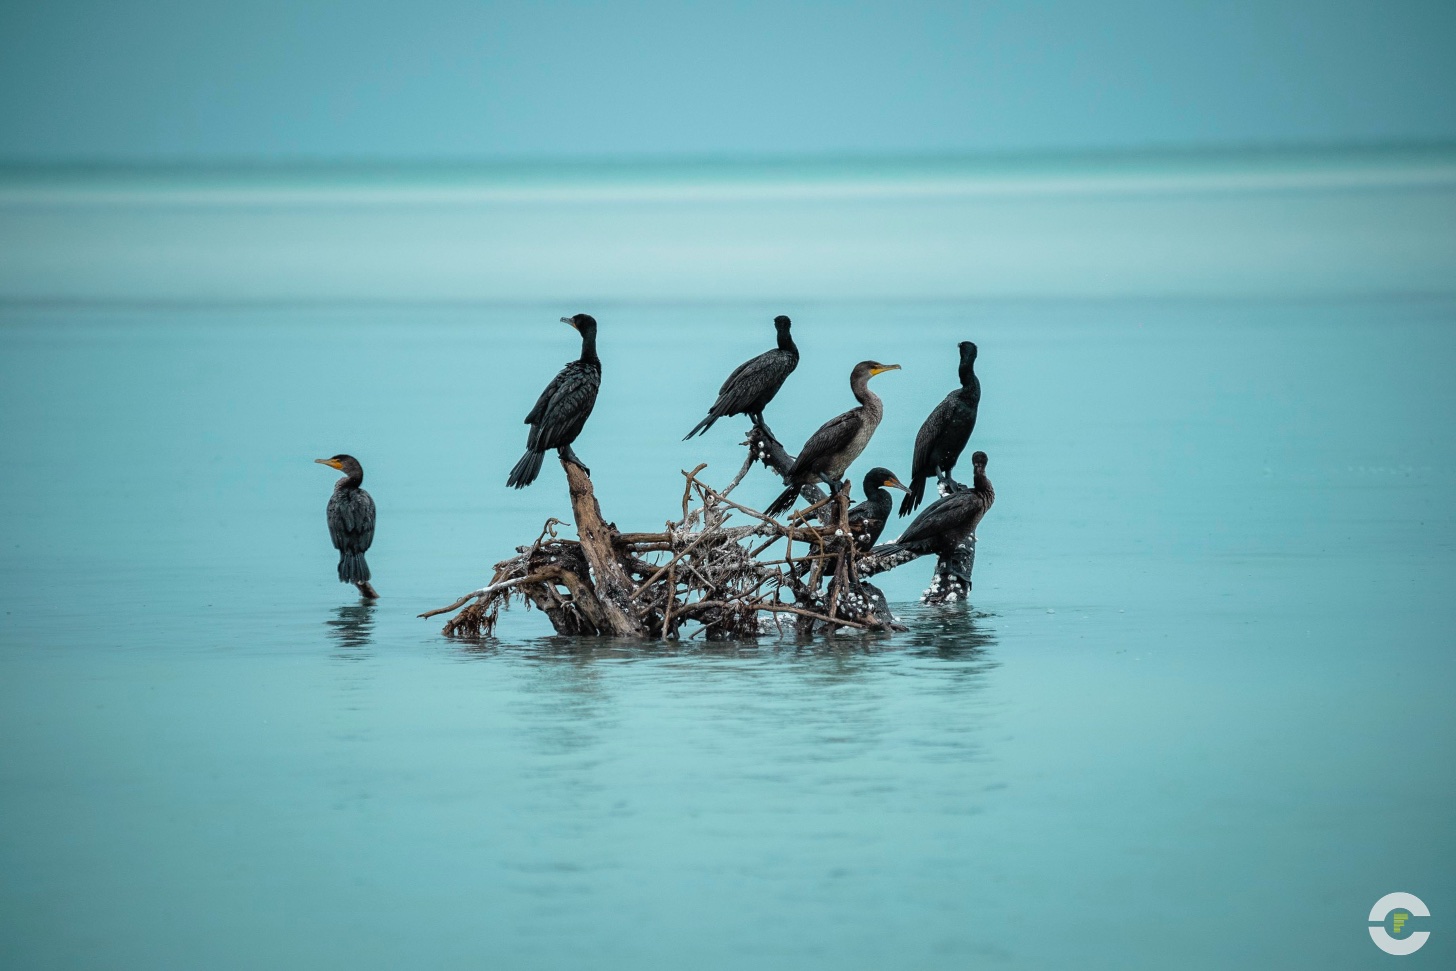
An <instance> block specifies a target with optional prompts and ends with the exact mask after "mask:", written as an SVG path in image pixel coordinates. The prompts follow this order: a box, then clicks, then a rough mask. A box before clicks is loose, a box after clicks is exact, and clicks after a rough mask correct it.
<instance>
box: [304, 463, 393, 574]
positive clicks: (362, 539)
mask: <svg viewBox="0 0 1456 971" xmlns="http://www.w3.org/2000/svg"><path fill="white" fill-rule="evenodd" d="M314 461H315V462H317V463H318V464H320V465H327V466H328V467H329V468H331V469H337V470H338V471H340V472H342V473H344V477H343V478H342V479H340V480H339V481H338V482H335V483H334V494H333V495H332V496H330V497H329V505H328V511H327V513H326V515H327V518H328V521H329V538H330V539H332V540H333V541H334V549H336V550H338V551H339V582H340V583H352V584H353V585H354V586H356V587H358V588H359V593H360V594H361V595H362V596H364V597H365V598H367V599H369V600H377V599H379V594H377V593H375V592H374V588H373V587H372V586H370V585H369V564H368V563H366V562H365V561H364V554H365V552H367V551H368V549H369V544H371V543H373V542H374V498H373V497H372V496H371V495H369V493H367V492H365V491H364V490H363V489H361V488H359V486H360V485H361V484H362V483H363V482H364V467H363V466H362V465H360V464H359V460H358V459H356V458H354V456H352V455H335V456H334V457H333V458H331V459H314Z"/></svg>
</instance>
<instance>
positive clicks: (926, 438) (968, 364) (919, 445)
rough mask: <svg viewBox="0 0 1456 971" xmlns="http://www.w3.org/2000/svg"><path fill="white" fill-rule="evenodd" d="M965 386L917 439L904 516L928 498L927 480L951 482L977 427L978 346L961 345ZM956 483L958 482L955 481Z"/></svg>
mask: <svg viewBox="0 0 1456 971" xmlns="http://www.w3.org/2000/svg"><path fill="white" fill-rule="evenodd" d="M960 349H961V367H960V376H961V386H960V387H959V388H957V389H956V390H955V391H952V392H951V393H950V394H948V395H946V396H945V399H944V400H943V401H941V403H940V404H938V405H936V406H935V409H934V410H933V411H931V413H930V416H929V417H928V418H926V419H925V423H924V424H923V425H921V426H920V431H919V433H918V434H916V436H915V458H914V460H913V461H912V462H911V463H910V489H909V492H908V494H907V495H906V496H905V498H904V499H902V500H901V501H900V515H902V516H908V515H910V513H911V511H912V510H914V509H915V507H916V506H918V505H920V500H921V499H923V498H924V497H925V480H926V479H927V478H928V477H930V476H932V475H934V476H937V478H940V477H943V478H945V479H950V473H951V470H952V469H954V468H955V464H956V460H957V459H959V458H960V457H961V451H962V450H963V449H964V448H965V447H966V442H967V441H968V440H969V439H970V437H971V432H972V431H973V430H974V429H975V427H976V410H977V409H978V408H979V407H980V405H981V379H980V378H978V377H976V370H975V369H976V345H975V344H972V343H971V342H970V341H961V343H960ZM951 481H954V480H951Z"/></svg>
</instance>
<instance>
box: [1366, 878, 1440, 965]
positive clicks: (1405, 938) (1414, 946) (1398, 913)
mask: <svg viewBox="0 0 1456 971" xmlns="http://www.w3.org/2000/svg"><path fill="white" fill-rule="evenodd" d="M1429 916H1431V910H1430V908H1429V907H1427V906H1426V904H1425V901H1423V900H1421V898H1420V897H1417V896H1416V895H1415V894H1413V893H1388V894H1386V895H1385V896H1384V897H1381V898H1380V899H1379V900H1377V901H1375V906H1374V907H1371V908H1370V939H1371V940H1372V941H1374V942H1375V946H1376V947H1378V948H1380V949H1381V950H1382V951H1384V952H1385V953H1386V954H1414V953H1415V952H1417V951H1419V950H1420V949H1421V948H1422V947H1424V946H1425V944H1426V941H1428V940H1429V939H1430V937H1431V932H1430V931H1413V930H1408V929H1407V928H1406V923H1407V922H1409V921H1410V919H1411V918H1412V917H1429ZM1387 919H1389V920H1390V927H1391V930H1393V931H1394V932H1395V933H1394V934H1392V933H1391V932H1390V931H1388V930H1386V929H1385V922H1386V920H1387Z"/></svg>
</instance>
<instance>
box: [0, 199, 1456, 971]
mask: <svg viewBox="0 0 1456 971" xmlns="http://www.w3.org/2000/svg"><path fill="white" fill-rule="evenodd" d="M877 204H878V203H877ZM96 218H98V219H101V218H103V217H102V216H97V217H96ZM108 218H109V217H108ZM1234 242H1236V240H1232V239H1230V238H1226V239H1224V240H1222V244H1223V245H1232V244H1233V243H1234ZM1271 273H1272V270H1271ZM260 286H261V284H260ZM152 296H153V297H157V298H158V299H161V297H163V296H165V294H160V295H159V294H152ZM578 310H588V311H594V312H596V314H597V316H598V318H599V319H600V321H601V326H602V336H601V345H602V346H601V350H602V356H603V359H604V365H605V369H606V370H605V378H604V385H603V391H602V397H601V399H600V401H599V404H598V409H597V412H596V413H595V414H594V416H593V418H592V420H591V423H590V424H589V425H588V428H587V431H586V433H585V434H584V435H583V437H582V439H581V440H580V441H579V442H578V448H577V450H578V452H579V453H580V454H581V455H582V457H583V459H584V460H586V461H587V462H588V463H589V464H590V465H591V467H592V470H593V473H594V477H595V480H596V482H597V489H598V494H599V496H600V498H601V502H602V505H603V509H604V511H605V513H606V514H607V516H608V518H611V519H614V520H615V521H616V522H617V523H618V524H619V525H620V526H622V528H624V529H633V528H651V527H655V526H656V525H658V524H660V523H661V522H662V521H663V520H664V519H666V518H668V517H669V516H671V515H673V513H672V510H673V508H674V507H675V506H676V504H677V503H679V502H680V499H681V491H682V485H681V481H682V480H681V476H680V475H679V474H678V470H679V469H683V468H691V467H692V466H694V465H696V464H697V463H698V462H699V461H706V462H708V463H709V469H708V472H707V475H708V477H709V478H710V479H712V478H714V477H716V478H717V480H718V481H726V480H727V479H728V478H729V477H731V475H732V473H733V472H734V471H735V470H736V469H737V467H738V465H739V462H740V461H741V449H739V448H738V447H737V444H736V443H737V441H738V440H739V435H738V433H739V432H741V431H742V429H741V428H740V427H738V424H737V423H735V422H732V421H730V422H720V423H719V426H718V427H716V428H714V429H713V431H712V433H711V434H710V435H709V436H708V437H707V438H706V439H699V440H694V441H693V442H692V443H684V442H681V441H679V439H680V438H681V436H682V434H683V433H684V432H685V431H686V430H687V428H688V427H690V426H691V425H692V424H693V423H694V422H695V421H696V420H697V418H698V417H700V413H701V412H702V411H703V410H704V409H705V408H706V407H707V405H708V403H709V401H710V398H711V389H712V388H713V387H716V384H717V382H718V381H719V380H721V378H722V375H723V373H726V370H727V369H728V368H729V367H731V366H732V365H733V364H734V363H736V362H737V361H739V360H742V359H743V358H744V357H746V356H748V355H749V354H752V353H755V352H757V351H759V350H762V349H764V348H766V347H767V346H769V344H770V342H771V334H772V330H771V325H770V321H771V319H772V316H773V314H775V313H781V312H782V313H789V314H790V315H791V316H793V317H794V320H795V333H796V336H797V337H798V340H799V343H800V346H801V347H802V348H804V351H805V357H804V362H803V364H802V365H801V367H800V369H799V371H798V372H796V374H795V375H794V376H793V378H792V379H791V380H790V382H789V384H788V385H787V386H786V387H785V390H784V392H783V394H782V396H781V397H780V399H779V401H777V402H775V405H774V406H773V410H772V413H771V414H770V415H769V418H770V421H771V423H772V424H773V426H774V428H775V430H776V431H778V432H779V433H780V434H781V435H782V436H783V437H784V438H785V439H786V440H791V441H802V439H803V438H804V437H805V436H807V434H808V433H809V432H810V431H812V429H813V428H814V427H815V426H816V425H817V424H818V423H819V421H822V420H823V419H824V418H826V417H828V416H829V415H831V414H833V413H835V412H837V411H839V410H842V409H843V408H844V407H846V406H847V404H848V402H849V395H848V389H847V386H846V385H847V380H846V377H847V372H848V369H849V366H850V365H851V364H852V363H853V362H854V361H855V360H858V359H860V358H862V357H873V358H877V359H879V360H882V361H887V362H894V363H899V364H901V365H902V366H903V370H902V371H900V372H894V373H891V374H887V375H885V376H883V377H881V378H878V379H876V380H877V383H878V387H879V390H880V392H881V393H882V395H883V396H884V399H885V407H886V419H885V423H884V424H883V425H882V426H881V428H880V430H879V432H878V433H877V435H876V438H875V440H874V441H873V442H872V444H871V446H870V449H869V451H868V452H867V453H866V455H865V456H864V459H863V461H864V463H866V464H865V466H864V467H866V468H867V467H868V466H869V464H883V465H886V466H888V467H890V468H891V469H893V470H895V471H897V472H899V473H900V474H901V475H904V474H905V473H906V471H907V470H906V465H907V462H908V458H909V451H910V444H911V442H912V440H913V436H914V431H915V428H916V427H917V426H918V423H919V421H920V420H921V418H922V417H923V416H924V414H925V413H926V412H927V411H928V410H929V408H930V407H931V406H932V405H933V404H934V402H935V401H937V400H938V399H939V398H940V397H941V396H942V395H943V394H944V393H945V392H946V391H947V390H949V388H950V387H951V386H952V385H953V383H954V374H955V343H956V342H957V341H959V340H963V339H967V338H969V339H973V340H975V341H977V342H978V344H979V345H980V348H981V357H980V361H979V362H978V372H979V373H980V375H981V377H982V381H983V385H984V389H985V397H984V401H983V405H982V414H981V419H980V424H979V425H978V428H977V431H976V437H975V442H976V443H977V444H978V447H980V448H982V449H984V450H985V451H987V452H988V453H989V455H990V467H989V473H990V475H991V477H992V478H993V480H994V481H995V484H996V488H997V496H998V498H997V504H996V507H995V509H994V510H993V511H992V513H991V515H990V516H988V517H987V519H986V521H985V523H984V524H983V525H982V527H981V530H980V550H979V556H978V562H977V565H976V581H975V583H976V585H975V591H974V596H973V605H972V607H971V608H970V609H962V610H956V609H951V610H938V609H927V608H922V607H919V606H917V605H916V603H915V597H916V595H917V594H918V592H919V591H920V590H921V588H923V586H924V585H925V583H926V580H927V579H928V571H929V565H928V564H925V563H919V564H912V565H910V566H908V567H905V568H902V569H900V570H897V571H895V572H894V573H892V574H890V575H888V576H887V577H886V579H885V587H886V590H887V593H888V594H889V596H890V598H891V600H892V601H894V602H895V603H896V605H897V607H896V609H897V611H898V612H899V613H900V614H901V616H902V619H903V620H904V621H905V622H906V623H907V624H908V625H909V626H910V628H911V630H910V632H909V633H906V634H902V635H895V636H875V637H858V636H842V637H838V638H834V639H821V640H816V641H812V642H805V643H795V642H792V641H780V640H775V639H765V640H763V641H761V642H759V643H757V644H736V645H711V646H710V645H703V644H700V643H698V642H688V643H683V644H673V645H667V646H659V645H653V646H650V647H642V646H636V645H631V644H624V643H615V642H611V641H570V640H565V639H559V638H555V637H553V636H551V635H550V630H549V627H548V626H547V625H546V624H545V623H544V622H543V621H542V619H541V617H540V615H539V614H536V613H527V612H525V611H523V610H521V609H520V608H519V607H516V608H513V609H512V610H511V611H510V612H509V613H507V614H505V615H504V617H503V621H502V624H501V627H500V635H501V636H500V638H499V639H498V640H489V641H485V642H482V643H456V642H449V641H446V640H444V639H443V638H441V637H440V636H439V635H438V629H439V624H438V622H437V621H422V620H418V619H416V617H415V615H416V614H418V613H419V612H420V611H422V610H425V609H428V608H431V607H435V606H440V605H443V604H445V603H448V602H449V601H451V600H453V599H454V598H455V597H456V596H458V595H459V594H461V593H464V592H465V591H466V590H469V589H472V588H474V587H476V586H478V585H480V584H482V583H483V582H485V581H486V580H487V579H488V578H489V573H490V565H491V564H492V563H493V562H494V561H495V560H497V559H499V558H501V557H502V556H505V555H507V554H508V553H510V552H511V549H512V548H513V547H514V546H515V545H517V544H519V543H523V542H527V541H529V540H530V539H532V538H533V537H534V536H535V535H536V534H537V532H538V531H539V529H540V525H541V523H542V522H543V521H544V520H545V519H546V517H548V516H551V515H557V516H562V517H563V518H564V517H565V513H566V512H567V504H566V501H565V495H564V488H563V480H562V476H561V472H560V470H559V468H556V467H554V466H553V465H552V464H550V463H548V465H547V468H546V471H545V473H543V476H542V478H541V480H540V481H539V482H538V483H537V484H536V485H534V486H533V487H532V488H530V489H528V490H526V491H524V492H521V493H516V492H513V491H510V490H507V489H505V488H504V487H503V482H504V479H505V476H506V473H507V471H508V470H509V468H510V466H511V465H512V464H513V463H514V461H515V459H516V458H517V457H518V455H519V452H520V450H521V448H522V446H523V443H524V431H525V428H524V426H523V425H521V424H520V419H521V417H522V416H523V414H524V413H525V411H526V410H527V409H528V408H529V406H530V403H531V402H532V401H533V400H534V396H535V394H536V393H537V391H539V388H540V386H541V385H542V383H543V382H544V381H545V380H546V379H547V378H548V377H549V376H550V374H552V373H554V371H555V369H556V368H557V367H558V366H559V365H560V364H561V363H562V362H563V361H565V360H567V359H568V358H570V357H571V356H572V355H573V354H574V353H575V345H574V342H573V337H574V335H573V333H572V332H571V331H570V330H569V329H568V328H566V327H565V326H564V325H561V324H559V323H557V318H559V317H560V316H562V315H563V314H566V313H571V312H575V311H578ZM1453 328H1456V301H1453V300H1451V299H1449V298H1447V297H1444V296H1440V295H1437V296H1433V297H1393V296H1389V295H1385V296H1373V295H1367V296H1364V297H1360V298H1358V299H1357V298H1343V299H1315V300H1311V299H1295V298H1293V297H1288V296H1286V297H1282V298H1280V299H1273V298H1267V297H1264V298H1250V299H1221V300H1214V299H1206V298H1191V297H1190V298H1180V299H1165V298H1156V297H1155V296H1151V295H1148V294H1140V295H1135V296H1129V297H1126V298H1121V299H1062V300H1051V299H1037V300H1011V299H990V298H983V299H957V300H942V301H928V300H922V301H905V300H896V301H882V302H876V301H868V300H857V301H834V300H829V299H825V298H823V297H819V298H813V299H811V298H807V297H801V298H797V299H794V300H777V299H776V300H773V301H769V300H766V299H760V298H757V297H745V298H743V299H740V300H738V301H734V302H706V301H699V302H681V303H673V304H664V303H661V302H647V301H641V300H637V301H634V300H629V299H625V298H623V299H618V300H604V301H603V302H602V303H601V305H600V306H598V305H596V304H589V303H580V302H570V303H568V302H566V300H565V299H562V300H559V301H550V302H539V303H533V302H522V303H516V304H501V303H493V304H492V303H480V304H461V305H453V306H452V305H441V304H438V303H436V304H418V303H415V304H411V303H394V304H377V303H369V302H367V301H355V302H353V303H350V304H316V305H309V306H303V305H297V304H293V305H284V304H278V305H263V306H258V305H254V306H247V305H239V304H237V303H236V302H223V301H219V302H215V303H212V304H198V305H175V304H173V305H166V304H158V305H146V304H145V303H143V302H140V301H138V300H133V301H131V302H129V303H126V304H115V303H94V302H93V303H87V304H84V305H83V304H73V305H59V306H57V305H38V304H33V303H32V304H26V303H11V304H9V305H7V306H5V307H4V308H3V309H0V416H3V420H0V454H3V455H4V456H5V465H4V471H3V473H0V509H4V510H5V513H4V523H5V531H4V536H3V544H0V609H3V617H0V646H3V650H0V739H3V743H0V820H3V825H0V965H3V966H5V967H23V968H74V967H113V968H157V967H188V968H190V967H207V968H257V967H335V966H351V967H361V968H393V967H402V966H411V967H414V966H418V967H462V968H463V967H482V966H485V967H542V968H547V967H568V966H592V967H679V966H696V967H710V968H718V967H722V968H728V967H782V968H813V967H831V966H833V967H841V968H860V967H863V968H883V967H896V968H900V967H904V968H964V967H981V966H1006V967H1027V968H1045V967H1108V968H1125V967H1168V966H1177V967H1187V968H1203V967H1207V968H1223V967H1228V966H1230V965H1233V964H1236V963H1238V964H1246V965H1253V966H1260V967H1266V966H1267V967H1311V968H1346V967H1349V968H1360V967H1367V966H1369V967H1375V966H1378V965H1379V964H1380V962H1384V961H1387V960H1388V959H1387V958H1386V957H1385V956H1384V955H1382V954H1381V953H1380V952H1379V951H1377V950H1376V949H1375V948H1374V947H1373V946H1372V944H1371V942H1370V939H1369V936H1368V934H1367V931H1366V919H1365V917H1366V913H1367V911H1368V910H1369V908H1370V906H1371V904H1373V903H1374V901H1375V900H1376V899H1377V898H1378V897H1380V896H1382V895H1384V894H1386V893H1389V892H1392V891H1396V890H1401V891H1408V892H1412V893H1415V894H1417V895H1418V896H1420V897H1422V898H1423V899H1424V900H1425V901H1426V903H1427V904H1428V905H1429V906H1430V907H1431V909H1432V911H1433V914H1434V916H1433V917H1431V918H1429V920H1428V923H1427V925H1426V926H1427V927H1428V928H1429V929H1431V930H1433V932H1434V934H1433V937H1432V939H1431V942H1430V944H1428V945H1427V947H1426V948H1425V949H1424V950H1422V951H1421V952H1419V953H1418V954H1417V955H1415V956H1412V957H1410V958H1407V959H1405V960H1406V961H1408V962H1409V963H1410V964H1411V966H1412V967H1439V966H1444V965H1445V964H1448V963H1449V960H1450V954H1451V951H1450V948H1451V946H1452V945H1451V944H1450V941H1451V939H1452V938H1451V935H1450V933H1449V930H1450V928H1449V917H1448V916H1447V915H1449V914H1450V913H1452V912H1453V906H1456V829H1453V827H1452V824H1451V815H1450V807H1451V805H1452V802H1453V797H1456V775H1453V772H1452V769H1451V766H1452V765H1453V764H1456V759H1453V757H1456V718H1453V715H1452V707H1451V701H1450V699H1451V696H1452V690H1451V689H1452V687H1453V684H1456V658H1453V654H1452V651H1451V647H1452V641H1451V633H1450V632H1451V630H1452V628H1453V621H1456V606H1453V603H1452V600H1451V597H1450V590H1451V587H1452V579H1453V575H1456V573H1453V568H1456V520H1453V517H1452V516H1451V513H1450V496H1451V494H1452V486H1453V484H1456V436H1453V435H1452V430H1453V429H1452V416H1453V415H1456V384H1453V383H1452V382H1451V380H1450V375H1451V373H1453V368H1456V329H1453ZM339 451H348V452H351V453H353V454H355V455H357V456H358V457H359V458H360V459H361V460H362V461H363V463H364V466H365V469H366V476H367V478H366V487H367V488H369V489H370V490H371V491H372V492H373V494H374V496H375V498H376V501H377V502H378V505H379V508H380V525H379V530H378V535H377V539H376V542H375V546H374V548H373V550H372V551H371V553H370V562H371V564H372V566H373V568H374V576H375V584H376V586H377V587H378V588H379V589H380V591H381V593H382V594H383V599H382V600H381V601H380V602H379V603H378V604H377V605H374V606H363V605H360V604H359V603H358V601H357V600H356V599H355V597H354V596H353V595H352V594H351V591H350V590H349V589H348V588H345V587H342V586H340V585H339V584H338V583H337V582H335V580H334V575H333V564H334V554H333V551H332V549H331V548H330V547H329V544H328V539H327V535H326V531H325V529H324V524H323V506H324V503H325V501H326V499H327V496H328V492H329V489H330V486H331V482H332V479H333V478H334V476H333V473H331V472H329V471H327V470H323V469H321V468H320V467H319V466H316V465H314V464H313V463H312V459H313V458H315V457H318V456H323V455H331V454H334V453H335V452H339ZM777 491H778V488H777V483H775V482H773V481H770V480H769V479H768V478H767V476H765V475H763V474H755V475H754V476H751V477H750V478H749V479H748V480H747V481H746V482H745V484H744V485H743V486H741V487H740V493H739V494H740V495H741V496H742V497H743V498H744V499H745V500H747V501H750V502H755V503H757V504H760V505H761V504H762V503H764V502H766V501H768V499H769V498H770V497H771V496H772V495H774V494H775V493H776V492H777Z"/></svg>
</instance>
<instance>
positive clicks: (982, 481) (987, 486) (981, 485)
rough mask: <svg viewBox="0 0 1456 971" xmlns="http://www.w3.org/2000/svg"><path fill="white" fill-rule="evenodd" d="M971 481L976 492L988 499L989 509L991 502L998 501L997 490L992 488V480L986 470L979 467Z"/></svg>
mask: <svg viewBox="0 0 1456 971" xmlns="http://www.w3.org/2000/svg"><path fill="white" fill-rule="evenodd" d="M971 483H972V487H973V489H974V490H975V492H976V494H977V495H979V496H981V497H982V498H984V499H985V500H986V508H988V509H989V508H990V506H991V503H993V502H995V501H996V490H995V489H993V488H991V480H990V479H988V478H986V470H985V469H977V470H976V474H975V476H973V477H972V479H971Z"/></svg>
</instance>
